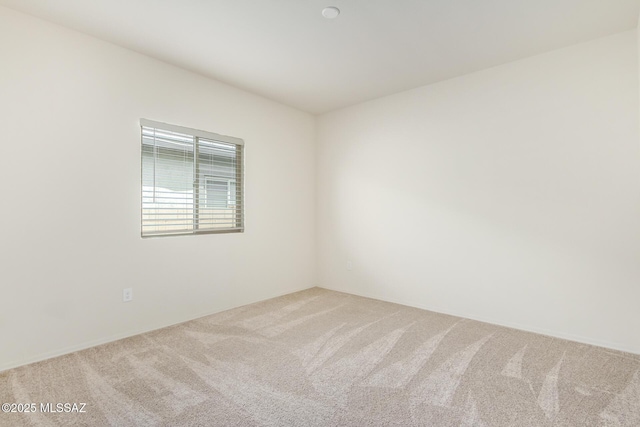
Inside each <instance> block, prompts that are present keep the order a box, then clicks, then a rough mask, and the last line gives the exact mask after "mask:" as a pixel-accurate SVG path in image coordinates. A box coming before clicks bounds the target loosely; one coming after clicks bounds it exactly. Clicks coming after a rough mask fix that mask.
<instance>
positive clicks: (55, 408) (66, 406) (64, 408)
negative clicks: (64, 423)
mask: <svg viewBox="0 0 640 427" xmlns="http://www.w3.org/2000/svg"><path fill="white" fill-rule="evenodd" d="M85 406H87V404H86V403H41V404H40V412H50V413H57V412H63V413H74V412H75V413H79V414H82V413H85V412H87V411H85V409H84V408H85Z"/></svg>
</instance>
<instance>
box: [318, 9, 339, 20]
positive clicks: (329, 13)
mask: <svg viewBox="0 0 640 427" xmlns="http://www.w3.org/2000/svg"><path fill="white" fill-rule="evenodd" d="M338 15H340V9H338V8H337V7H335V6H329V7H325V8H324V9H322V16H324V17H325V18H327V19H335V18H337V17H338Z"/></svg>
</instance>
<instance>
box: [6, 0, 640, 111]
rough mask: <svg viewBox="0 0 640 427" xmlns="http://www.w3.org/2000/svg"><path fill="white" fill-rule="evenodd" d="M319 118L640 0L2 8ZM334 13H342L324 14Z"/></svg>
mask: <svg viewBox="0 0 640 427" xmlns="http://www.w3.org/2000/svg"><path fill="white" fill-rule="evenodd" d="M0 5H4V6H7V7H10V8H13V9H16V10H19V11H23V12H26V13H29V14H32V15H35V16H38V17H41V18H44V19H47V20H50V21H53V22H56V23H59V24H62V25H65V26H68V27H71V28H74V29H77V30H79V31H82V32H85V33H88V34H91V35H94V36H96V37H99V38H101V39H104V40H107V41H110V42H113V43H115V44H118V45H121V46H124V47H127V48H129V49H133V50H135V51H138V52H142V53H144V54H147V55H150V56H153V57H156V58H159V59H162V60H164V61H166V62H169V63H172V64H175V65H178V66H180V67H183V68H186V69H189V70H192V71H195V72H198V73H200V74H203V75H206V76H209V77H213V78H215V79H217V80H220V81H223V82H226V83H229V84H232V85H235V86H237V87H240V88H243V89H246V90H248V91H251V92H255V93H258V94H260V95H263V96H265V97H267V98H271V99H274V100H277V101H280V102H282V103H284V104H288V105H291V106H294V107H297V108H299V109H302V110H305V111H308V112H311V113H323V112H326V111H330V110H334V109H337V108H340V107H344V106H347V105H351V104H355V103H358V102H361V101H365V100H368V99H373V98H377V97H380V96H384V95H388V94H392V93H395V92H399V91H402V90H407V89H411V88H414V87H418V86H422V85H425V84H429V83H433V82H437V81H440V80H444V79H449V78H451V77H455V76H459V75H463V74H467V73H469V72H473V71H477V70H481V69H484V68H488V67H492V66H495V65H499V64H503V63H506V62H510V61H513V60H516V59H520V58H524V57H527V56H531V55H534V54H538V53H542V52H545V51H549V50H552V49H557V48H560V47H564V46H568V45H571V44H574V43H578V42H582V41H587V40H591V39H594V38H598V37H602V36H606V35H609V34H613V33H616V32H620V31H625V30H630V29H633V28H635V27H636V25H637V22H638V12H639V11H640V0H53V1H52V0H0ZM325 6H337V7H339V8H340V9H341V11H342V13H341V14H340V16H339V17H338V18H337V19H335V20H326V19H324V18H323V17H322V15H321V13H320V12H321V10H322V9H323V8H324V7H325Z"/></svg>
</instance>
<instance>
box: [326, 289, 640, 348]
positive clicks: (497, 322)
mask: <svg viewBox="0 0 640 427" xmlns="http://www.w3.org/2000/svg"><path fill="white" fill-rule="evenodd" d="M318 287H319V288H322V289H327V290H330V291H336V292H342V293H345V294H350V295H356V296H360V297H365V298H371V299H375V300H379V301H386V302H391V303H394V304H400V305H405V306H407V307H414V308H420V309H422V310H428V311H432V312H434V313H440V314H447V315H450V316H455V317H462V318H464V319H470V320H476V321H478V322H483V323H490V324H492V325H497V326H504V327H506V328H511V329H517V330H520V331H525V332H533V333H536V334H540V335H546V336H549V337H553V338H560V339H563V340H567V341H573V342H577V343H581V344H589V345H594V346H597V347H603V348H606V349H610V350H617V351H623V352H625V353H631V354H634V355H640V350H639V349H637V348H630V347H629V346H626V345H624V344H620V343H615V342H609V341H601V340H597V339H593V338H588V337H583V336H580V335H575V334H569V333H565V332H560V331H551V330H548V329H544V328H538V327H535V326H530V325H522V324H519V323H513V322H504V321H500V320H496V319H491V318H487V317H481V316H469V315H468V314H465V313H458V312H454V311H451V310H443V309H441V308H438V307H435V306H428V305H424V304H416V303H415V302H410V301H404V300H402V299H397V298H384V297H381V296H379V295H375V294H374V293H369V292H352V291H345V290H343V289H338V288H332V287H329V286H323V285H318Z"/></svg>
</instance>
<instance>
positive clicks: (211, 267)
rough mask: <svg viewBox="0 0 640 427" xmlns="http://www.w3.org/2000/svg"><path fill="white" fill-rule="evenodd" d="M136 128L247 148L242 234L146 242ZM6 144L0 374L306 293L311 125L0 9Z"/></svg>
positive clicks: (1, 127) (0, 211)
mask: <svg viewBox="0 0 640 427" xmlns="http://www.w3.org/2000/svg"><path fill="white" fill-rule="evenodd" d="M142 117H144V118H148V119H152V120H157V121H163V122H167V123H173V124H177V125H181V126H187V127H193V128H197V129H204V130H208V131H211V132H217V133H221V134H226V135H232V136H236V137H240V138H243V139H244V141H245V144H246V146H245V147H246V160H245V167H246V173H245V180H246V232H245V233H244V234H224V235H207V236H188V237H165V238H155V239H145V240H143V239H141V238H140V128H139V123H138V120H139V119H140V118H142ZM0 132H1V141H0V182H2V188H3V194H2V206H1V207H0V224H2V227H3V231H2V237H1V238H0V262H1V268H0V292H1V296H0V298H1V301H2V308H1V309H0V370H3V369H6V368H9V367H12V366H16V365H19V364H24V363H27V362H31V361H34V360H38V359H42V358H45V357H49V356H53V355H56V354H60V353H64V352H67V351H70V350H73V349H77V348H82V347H85V346H89V345H92V344H96V343H100V342H104V341H108V340H112V339H116V338H119V337H123V336H127V335H131V334H134V333H137V332H141V331H145V330H149V329H154V328H159V327H162V326H166V325H169V324H173V323H176V322H180V321H184V320H187V319H190V318H195V317H199V316H201V315H203V314H206V313H211V312H216V311H220V310H223V309H227V308H230V307H235V306H238V305H242V304H246V303H250V302H253V301H257V300H261V299H265V298H269V297H273V296H276V295H279V294H284V293H289V292H292V291H295V290H299V289H303V288H307V287H310V286H313V285H314V281H315V242H314V239H315V235H314V232H315V227H314V223H315V196H314V193H313V191H310V189H311V188H313V186H314V182H315V170H314V155H315V152H314V143H315V121H314V118H313V117H312V116H310V115H308V114H306V113H302V112H299V111H297V110H294V109H291V108H289V107H285V106H282V105H280V104H276V103H274V102H271V101H268V100H265V99H263V98H260V97H257V96H254V95H251V94H248V93H246V92H243V91H240V90H238V89H235V88H232V87H229V86H226V85H224V84H221V83H217V82H215V81H212V80H209V79H206V78H204V77H201V76H198V75H196V74H193V73H189V72H187V71H184V70H181V69H179V68H176V67H173V66H170V65H167V64H165V63H162V62H159V61H157V60H154V59H150V58H148V57H145V56H142V55H140V54H137V53H134V52H131V51H128V50H125V49H121V48H119V47H116V46H113V45H110V44H108V43H104V42H102V41H99V40H96V39H93V38H90V37H87V36H84V35H81V34H79V33H76V32H73V31H70V30H67V29H64V28H62V27H58V26H55V25H52V24H49V23H45V22H44V21H40V20H37V19H34V18H31V17H28V16H27V15H23V14H20V13H16V12H13V11H11V10H9V9H5V8H0ZM125 287H133V289H134V301H132V302H130V303H126V304H125V303H123V302H122V289H123V288H125Z"/></svg>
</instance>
